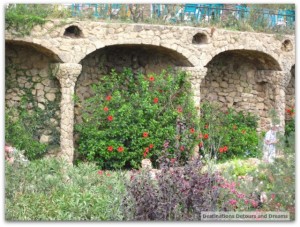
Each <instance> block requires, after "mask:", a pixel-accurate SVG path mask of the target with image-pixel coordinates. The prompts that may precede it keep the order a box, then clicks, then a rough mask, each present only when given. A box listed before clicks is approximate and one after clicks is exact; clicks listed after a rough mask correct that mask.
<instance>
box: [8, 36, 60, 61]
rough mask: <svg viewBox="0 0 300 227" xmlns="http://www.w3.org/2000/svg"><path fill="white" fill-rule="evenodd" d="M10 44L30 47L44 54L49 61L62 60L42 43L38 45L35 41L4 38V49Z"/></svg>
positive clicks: (10, 45)
mask: <svg viewBox="0 0 300 227" xmlns="http://www.w3.org/2000/svg"><path fill="white" fill-rule="evenodd" d="M12 46H16V47H25V48H30V49H32V50H34V51H36V52H38V53H41V54H43V55H44V56H46V57H47V58H48V59H49V61H50V63H62V62H63V61H62V60H61V58H60V57H59V55H58V54H56V53H55V52H53V51H52V50H50V49H48V48H46V47H44V46H42V45H39V44H36V43H31V42H26V41H22V40H5V49H6V50H7V48H10V47H12Z"/></svg>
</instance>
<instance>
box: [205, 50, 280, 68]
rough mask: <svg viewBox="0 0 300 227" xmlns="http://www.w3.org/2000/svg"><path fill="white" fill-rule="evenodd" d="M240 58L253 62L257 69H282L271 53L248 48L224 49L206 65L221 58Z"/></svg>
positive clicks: (207, 65) (240, 59)
mask: <svg viewBox="0 0 300 227" xmlns="http://www.w3.org/2000/svg"><path fill="white" fill-rule="evenodd" d="M223 59H225V60H228V61H230V60H231V59H232V60H238V61H244V62H248V63H250V64H253V65H254V66H255V67H256V69H257V70H278V71H281V70H282V69H281V67H280V64H279V63H278V61H277V60H276V59H275V58H274V57H272V56H271V55H269V54H267V53H265V52H261V51H257V50H247V49H234V50H227V51H223V52H221V53H219V54H217V55H215V56H214V57H213V58H212V59H211V60H210V61H209V62H208V63H207V64H206V65H205V67H209V65H210V64H211V63H212V62H215V61H220V60H223Z"/></svg>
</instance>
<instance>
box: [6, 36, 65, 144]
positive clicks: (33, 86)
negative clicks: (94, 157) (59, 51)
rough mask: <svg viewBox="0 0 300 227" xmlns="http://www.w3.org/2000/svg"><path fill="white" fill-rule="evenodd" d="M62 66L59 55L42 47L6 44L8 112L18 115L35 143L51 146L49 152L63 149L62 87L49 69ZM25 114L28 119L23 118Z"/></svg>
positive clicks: (31, 44)
mask: <svg viewBox="0 0 300 227" xmlns="http://www.w3.org/2000/svg"><path fill="white" fill-rule="evenodd" d="M58 62H61V60H60V58H59V57H58V56H57V55H56V54H55V53H53V52H52V51H51V50H49V49H47V48H45V47H42V46H40V45H37V44H34V43H28V42H23V41H10V40H8V41H6V42H5V106H6V112H7V113H9V114H14V115H16V117H18V119H19V120H20V122H21V123H22V124H23V125H25V127H26V129H28V133H29V134H30V135H31V133H32V136H33V139H34V140H36V141H39V142H41V143H45V144H47V147H48V148H47V150H53V149H54V148H55V149H56V148H58V147H59V132H60V129H59V125H60V123H59V122H60V108H59V104H60V97H61V92H60V84H59V81H58V80H57V79H56V78H55V76H54V75H52V73H51V71H50V68H49V64H51V63H58ZM24 112H26V113H28V115H27V116H26V117H24V116H22V115H21V114H20V113H24ZM7 123H9V122H7ZM24 149H25V148H24ZM26 149H30V148H26Z"/></svg>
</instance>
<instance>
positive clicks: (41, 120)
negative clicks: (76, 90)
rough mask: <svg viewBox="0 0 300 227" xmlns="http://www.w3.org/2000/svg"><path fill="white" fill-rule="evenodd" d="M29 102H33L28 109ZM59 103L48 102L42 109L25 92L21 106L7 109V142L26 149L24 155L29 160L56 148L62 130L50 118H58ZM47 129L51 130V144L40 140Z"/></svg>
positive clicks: (20, 148)
mask: <svg viewBox="0 0 300 227" xmlns="http://www.w3.org/2000/svg"><path fill="white" fill-rule="evenodd" d="M30 94H31V93H30ZM58 100H59V98H58ZM29 104H32V107H31V109H30V110H28V106H29ZM58 105H59V104H58V102H57V101H53V102H47V103H45V110H42V109H40V108H39V107H38V106H37V102H35V101H34V99H33V97H31V96H30V95H28V94H25V95H24V96H23V97H22V100H21V103H20V105H19V106H16V107H11V108H6V109H5V141H6V143H10V144H11V145H12V146H13V147H16V148H18V149H19V150H24V151H25V153H24V155H25V156H26V157H27V158H28V159H29V160H33V159H37V158H40V157H42V156H43V155H44V154H45V153H46V152H47V151H48V150H50V149H52V148H56V147H57V146H58V144H59V138H60V132H59V131H58V130H57V127H56V125H54V124H53V123H51V121H50V119H51V118H56V111H57V110H58V109H59V106H58ZM45 130H47V131H51V137H52V139H51V141H49V144H43V143H40V142H39V140H40V136H41V134H42V133H43V131H45Z"/></svg>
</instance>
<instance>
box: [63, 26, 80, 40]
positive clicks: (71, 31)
mask: <svg viewBox="0 0 300 227" xmlns="http://www.w3.org/2000/svg"><path fill="white" fill-rule="evenodd" d="M64 36H68V37H71V38H81V37H83V33H82V31H81V29H80V28H79V27H78V26H76V25H72V26H70V27H67V28H66V29H65V32H64Z"/></svg>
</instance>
